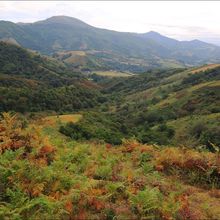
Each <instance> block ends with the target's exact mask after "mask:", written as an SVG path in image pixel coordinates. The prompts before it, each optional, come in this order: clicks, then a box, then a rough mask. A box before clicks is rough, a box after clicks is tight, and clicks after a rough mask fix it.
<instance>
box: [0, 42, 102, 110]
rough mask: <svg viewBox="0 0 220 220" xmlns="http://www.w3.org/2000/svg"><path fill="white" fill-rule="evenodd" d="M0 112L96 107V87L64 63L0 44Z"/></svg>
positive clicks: (97, 100) (98, 95)
mask: <svg viewBox="0 0 220 220" xmlns="http://www.w3.org/2000/svg"><path fill="white" fill-rule="evenodd" d="M0 100H1V105H0V111H12V110H13V111H18V112H31V111H34V112H36V111H43V110H52V111H60V112H62V111H73V110H79V109H82V108H91V107H94V106H96V105H97V104H98V103H99V102H100V101H101V100H102V95H101V94H100V92H99V91H98V90H97V85H96V84H94V83H92V82H90V81H88V80H87V79H85V77H83V76H82V75H81V74H79V73H76V72H73V71H72V70H70V69H68V67H66V66H65V64H64V63H61V62H58V61H57V60H54V59H52V58H49V57H43V56H40V55H39V54H36V53H33V52H29V51H27V50H25V49H23V48H21V47H19V46H16V45H13V44H6V43H3V42H1V43H0Z"/></svg>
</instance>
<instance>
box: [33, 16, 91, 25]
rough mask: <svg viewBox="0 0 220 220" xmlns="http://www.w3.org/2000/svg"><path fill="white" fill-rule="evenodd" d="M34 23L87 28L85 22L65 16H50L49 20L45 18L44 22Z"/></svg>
mask: <svg viewBox="0 0 220 220" xmlns="http://www.w3.org/2000/svg"><path fill="white" fill-rule="evenodd" d="M36 23H38V24H39V23H44V24H50V23H56V24H66V25H78V26H89V25H88V24H86V23H85V22H83V21H81V20H79V19H77V18H73V17H69V16H65V15H57V16H52V17H50V18H47V19H46V20H42V21H38V22H36Z"/></svg>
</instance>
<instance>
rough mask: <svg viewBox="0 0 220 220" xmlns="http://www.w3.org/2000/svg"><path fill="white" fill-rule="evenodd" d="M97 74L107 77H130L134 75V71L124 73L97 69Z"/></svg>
mask: <svg viewBox="0 0 220 220" xmlns="http://www.w3.org/2000/svg"><path fill="white" fill-rule="evenodd" d="M95 74H97V75H99V76H107V77H129V76H133V75H134V74H132V73H123V72H117V71H96V72H95Z"/></svg>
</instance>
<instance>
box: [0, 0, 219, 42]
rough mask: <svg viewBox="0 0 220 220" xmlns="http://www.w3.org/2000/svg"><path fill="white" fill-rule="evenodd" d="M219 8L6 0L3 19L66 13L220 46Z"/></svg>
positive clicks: (216, 5)
mask: <svg viewBox="0 0 220 220" xmlns="http://www.w3.org/2000/svg"><path fill="white" fill-rule="evenodd" d="M219 8H220V2H215V1H209V2H202V1H191V2H172V1H156V2H153V1H148V2H140V1H135V2H126V1H123V2H122V1H118V2H112V1H107V2H104V1H102V2H96V1H89V2H87V1H84V2H78V1H72V2H68V1H44V2H43V1H42V2H39V1H33V2H25V1H19V2H14V1H11V2H7V1H2V2H0V14H1V15H0V20H7V21H12V22H15V23H17V22H25V23H27V22H28V23H29V22H35V21H39V20H45V19H47V18H49V17H52V16H59V15H64V16H70V17H74V18H77V19H80V20H82V21H84V22H86V23H88V24H89V25H92V26H95V27H98V28H104V29H109V30H115V31H120V32H136V33H146V32H149V31H155V32H159V33H160V34H162V35H165V36H167V37H171V38H174V39H177V40H187V41H188V40H194V39H198V40H202V41H205V42H208V43H212V44H217V45H219V46H220V38H219V36H220V28H219V24H218V23H219V20H220V15H219V14H218V9H219ZM32 9H34V10H32Z"/></svg>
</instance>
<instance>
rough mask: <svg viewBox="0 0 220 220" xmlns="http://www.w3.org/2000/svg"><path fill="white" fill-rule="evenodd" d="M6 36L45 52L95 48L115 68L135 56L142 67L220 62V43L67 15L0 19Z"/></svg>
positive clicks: (1, 35)
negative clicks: (136, 30)
mask: <svg viewBox="0 0 220 220" xmlns="http://www.w3.org/2000/svg"><path fill="white" fill-rule="evenodd" d="M7 38H10V39H13V40H14V41H15V42H17V43H18V44H19V45H21V46H22V47H25V48H29V49H32V50H35V51H39V52H41V53H43V54H47V55H52V54H54V53H56V52H60V51H78V50H82V51H98V52H100V53H101V54H102V55H101V56H100V55H95V59H96V60H99V61H100V60H101V61H102V63H104V66H114V65H113V64H114V63H115V64H116V66H118V67H116V69H117V68H118V69H120V68H122V69H125V70H129V68H130V67H128V66H129V65H128V64H130V63H131V62H133V61H131V60H135V59H138V60H139V61H138V62H137V63H135V65H139V66H144V69H152V68H155V67H157V68H163V66H168V67H170V66H172V65H173V64H175V65H176V63H178V65H179V66H180V67H183V66H196V65H202V64H205V63H219V62H220V47H218V46H215V45H212V44H209V43H205V42H202V41H199V40H192V41H178V40H175V39H172V38H168V37H166V36H163V35H161V34H159V33H157V32H154V31H151V32H147V33H144V34H139V33H131V32H118V31H112V30H107V29H102V28H97V27H93V26H91V25H89V24H87V23H85V22H83V21H81V20H79V19H76V18H72V17H68V16H53V17H50V18H48V19H46V20H42V21H38V22H34V23H26V24H24V23H19V24H18V23H17V24H16V23H13V22H8V21H0V39H7ZM115 57H117V59H115ZM124 66H125V67H124ZM120 70H121V69H120Z"/></svg>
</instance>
